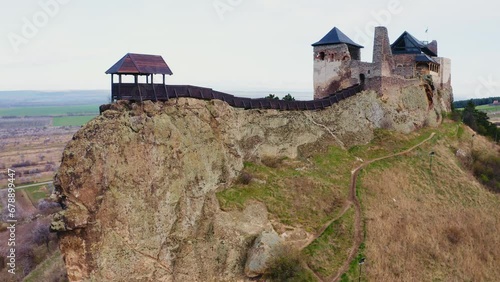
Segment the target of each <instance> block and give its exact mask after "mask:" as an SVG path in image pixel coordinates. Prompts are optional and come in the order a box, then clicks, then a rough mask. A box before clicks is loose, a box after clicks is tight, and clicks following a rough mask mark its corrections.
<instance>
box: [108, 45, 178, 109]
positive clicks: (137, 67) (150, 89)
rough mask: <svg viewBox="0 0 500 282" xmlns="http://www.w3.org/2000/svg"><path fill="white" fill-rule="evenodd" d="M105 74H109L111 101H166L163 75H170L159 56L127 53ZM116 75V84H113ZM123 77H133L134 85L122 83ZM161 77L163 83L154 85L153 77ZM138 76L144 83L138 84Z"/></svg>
mask: <svg viewBox="0 0 500 282" xmlns="http://www.w3.org/2000/svg"><path fill="white" fill-rule="evenodd" d="M106 74H111V101H116V100H122V99H126V100H139V101H143V100H153V101H158V100H167V99H168V94H167V86H166V85H165V75H172V74H173V73H172V71H171V70H170V68H169V66H168V65H167V63H166V62H165V60H163V58H162V57H161V56H157V55H144V54H132V53H128V54H127V55H125V56H124V57H123V58H122V59H121V60H119V61H118V62H117V63H116V64H114V65H113V66H112V67H111V68H110V69H109V70H108V71H106ZM115 75H118V83H115V81H114V78H115ZM123 75H132V76H134V83H123V82H122V76H123ZM155 75H162V77H163V83H162V84H158V83H157V84H155V83H154V76H155ZM139 76H145V77H146V83H139Z"/></svg>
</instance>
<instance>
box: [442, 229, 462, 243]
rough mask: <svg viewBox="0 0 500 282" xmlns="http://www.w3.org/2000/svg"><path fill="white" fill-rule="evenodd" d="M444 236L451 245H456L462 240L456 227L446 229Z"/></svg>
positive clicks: (460, 232) (460, 233)
mask: <svg viewBox="0 0 500 282" xmlns="http://www.w3.org/2000/svg"><path fill="white" fill-rule="evenodd" d="M445 234H446V238H447V239H448V241H449V242H450V243H451V244H453V245H457V244H458V243H460V241H461V240H462V231H461V230H460V229H459V228H458V227H456V226H451V227H448V228H447V229H446V230H445Z"/></svg>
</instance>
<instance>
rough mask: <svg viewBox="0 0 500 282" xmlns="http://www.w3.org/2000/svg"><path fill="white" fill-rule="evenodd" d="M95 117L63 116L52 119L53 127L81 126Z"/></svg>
mask: <svg viewBox="0 0 500 282" xmlns="http://www.w3.org/2000/svg"><path fill="white" fill-rule="evenodd" d="M95 117H96V116H95V115H90V116H65V117H54V118H52V125H53V126H82V125H84V124H86V123H87V122H89V121H90V120H92V119H93V118H95Z"/></svg>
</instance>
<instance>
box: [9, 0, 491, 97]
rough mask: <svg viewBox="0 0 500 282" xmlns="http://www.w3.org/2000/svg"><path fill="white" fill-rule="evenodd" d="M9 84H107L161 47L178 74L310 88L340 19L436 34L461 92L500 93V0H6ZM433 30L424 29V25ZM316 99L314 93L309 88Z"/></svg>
mask: <svg viewBox="0 0 500 282" xmlns="http://www.w3.org/2000/svg"><path fill="white" fill-rule="evenodd" d="M0 3H1V4H2V9H1V10H0V90H21V89H22V90H26V89H27V90H69V89H109V87H110V86H109V84H110V78H109V76H107V75H105V74H104V72H105V71H106V70H107V69H108V68H109V67H111V66H112V65H113V64H114V63H115V62H116V61H118V60H119V59H120V58H121V57H123V56H124V55H125V54H126V53H128V52H131V53H145V54H158V55H162V56H163V58H164V59H165V60H166V61H167V63H168V64H169V66H170V68H171V69H172V71H173V72H174V75H173V76H171V77H169V78H168V83H171V84H193V85H200V86H206V87H211V88H214V89H217V90H222V91H234V90H242V91H254V90H259V91H270V92H271V91H290V92H293V91H310V92H311V93H312V88H313V86H312V75H313V71H312V68H313V65H312V63H313V56H312V47H311V44H312V43H314V42H316V41H318V40H319V39H321V38H322V37H323V36H324V35H325V34H326V33H328V31H330V29H331V28H333V27H334V26H336V27H338V28H339V29H340V30H342V31H343V32H344V33H345V34H347V35H348V36H349V37H351V39H353V40H354V41H355V42H357V43H359V44H361V45H364V46H365V48H364V49H363V51H362V59H363V61H371V56H372V46H373V41H372V38H373V30H374V29H373V27H374V26H378V25H384V26H387V27H388V29H389V36H390V40H391V42H393V41H394V40H396V39H397V37H399V35H401V33H403V32H404V31H405V30H406V31H408V32H410V33H411V34H412V35H414V36H415V37H417V38H418V39H420V40H429V41H430V40H432V39H436V40H437V41H438V44H439V55H440V56H443V57H448V58H451V59H452V76H453V77H452V83H453V87H454V92H455V99H456V100H460V99H466V98H472V97H488V96H500V72H499V68H498V67H499V66H500V36H499V35H500V34H499V32H498V27H499V26H500V17H499V16H498V12H499V10H500V4H499V2H497V1H493V0H475V1H448V0H446V1H435V0H434V1H430V0H419V1H414V0H412V1H409V0H374V1H366V0H364V1H361V0H351V1H332V0H309V1H306V0H187V1H186V0H185V1H179V0H175V1H174V0H144V1H137V0H134V1H132V0H106V1H97V0H86V1H84V0H36V1H34V0H23V1H5V0H0ZM427 29H428V32H427V33H426V30H427ZM311 98H312V94H311Z"/></svg>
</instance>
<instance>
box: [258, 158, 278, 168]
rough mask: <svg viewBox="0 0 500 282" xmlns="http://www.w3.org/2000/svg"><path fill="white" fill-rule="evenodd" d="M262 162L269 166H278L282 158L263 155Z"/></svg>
mask: <svg viewBox="0 0 500 282" xmlns="http://www.w3.org/2000/svg"><path fill="white" fill-rule="evenodd" d="M261 162H262V164H263V165H265V166H267V167H269V168H278V167H279V166H280V165H281V163H282V162H283V158H277V157H263V158H262V160H261Z"/></svg>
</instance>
